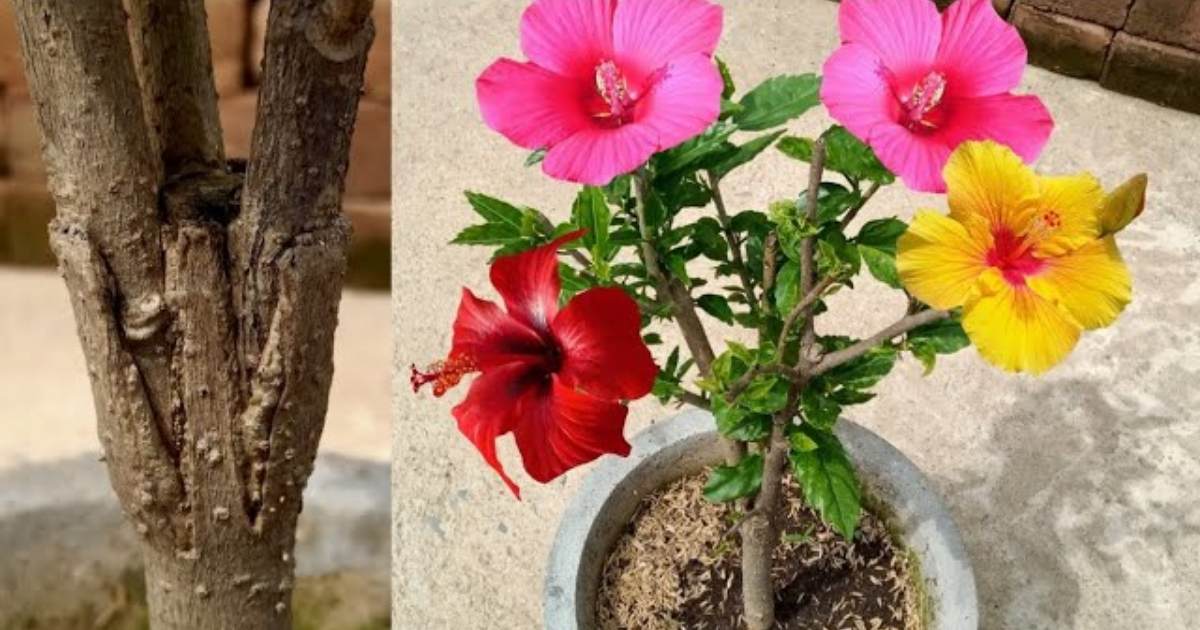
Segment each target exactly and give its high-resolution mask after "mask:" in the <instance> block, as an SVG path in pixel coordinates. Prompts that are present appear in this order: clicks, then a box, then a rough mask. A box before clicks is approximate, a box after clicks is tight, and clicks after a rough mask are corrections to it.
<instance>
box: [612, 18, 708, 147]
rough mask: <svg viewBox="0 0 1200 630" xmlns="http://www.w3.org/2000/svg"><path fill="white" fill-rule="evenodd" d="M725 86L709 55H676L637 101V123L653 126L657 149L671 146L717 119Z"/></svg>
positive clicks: (697, 133) (695, 134) (691, 136)
mask: <svg viewBox="0 0 1200 630" xmlns="http://www.w3.org/2000/svg"><path fill="white" fill-rule="evenodd" d="M622 6H624V5H622ZM724 87H725V83H724V81H722V80H721V73H720V71H718V70H717V66H716V64H714V63H713V60H712V58H711V57H709V56H707V55H705V54H703V53H693V54H690V55H687V56H684V57H682V58H679V59H676V60H675V61H672V62H671V63H670V64H668V65H667V66H666V69H665V70H664V74H663V76H662V77H661V78H660V79H659V81H658V83H656V84H655V85H654V87H653V88H652V89H651V91H650V93H649V94H647V95H646V96H645V97H643V98H642V100H641V101H640V102H639V103H638V107H637V122H636V124H639V125H643V126H645V127H647V128H649V129H651V130H653V132H654V134H655V135H656V136H657V141H656V144H657V146H656V147H655V149H656V150H657V151H665V150H667V149H670V148H672V147H674V146H676V145H678V144H681V143H682V142H683V141H685V140H688V139H690V138H693V137H695V136H697V135H699V134H700V133H702V132H703V131H704V130H705V129H707V128H708V126H709V125H711V124H713V123H714V122H716V121H717V116H719V115H720V113H721V90H722V89H724Z"/></svg>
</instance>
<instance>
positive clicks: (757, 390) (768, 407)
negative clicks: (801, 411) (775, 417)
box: [737, 376, 790, 415]
mask: <svg viewBox="0 0 1200 630" xmlns="http://www.w3.org/2000/svg"><path fill="white" fill-rule="evenodd" d="M789 387H790V384H789V383H788V381H786V380H784V379H782V378H780V377H778V376H760V377H758V378H756V379H754V382H752V383H750V386H749V387H747V388H746V391H744V392H742V395H741V396H738V399H737V403H738V405H739V406H742V407H745V408H746V409H748V410H750V411H751V412H753V413H759V414H765V415H769V414H773V413H775V412H777V411H779V410H780V409H783V408H784V407H785V406H787V398H788V388H789Z"/></svg>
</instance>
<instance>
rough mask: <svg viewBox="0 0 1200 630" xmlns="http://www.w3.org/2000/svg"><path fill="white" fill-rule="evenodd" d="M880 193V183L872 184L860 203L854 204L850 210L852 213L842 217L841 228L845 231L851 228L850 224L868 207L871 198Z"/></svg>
mask: <svg viewBox="0 0 1200 630" xmlns="http://www.w3.org/2000/svg"><path fill="white" fill-rule="evenodd" d="M878 191H879V182H871V185H870V186H868V187H867V191H866V192H864V193H863V196H862V199H859V200H858V203H856V204H854V207H853V208H851V209H850V212H847V213H846V216H844V217H842V221H841V228H842V229H843V230H845V229H846V228H847V227H849V226H850V222H851V221H853V220H854V218H855V217H857V216H858V213H859V211H861V210H862V209H863V207H865V206H866V205H867V202H868V201H870V200H871V197H874V196H875V193H876V192H878Z"/></svg>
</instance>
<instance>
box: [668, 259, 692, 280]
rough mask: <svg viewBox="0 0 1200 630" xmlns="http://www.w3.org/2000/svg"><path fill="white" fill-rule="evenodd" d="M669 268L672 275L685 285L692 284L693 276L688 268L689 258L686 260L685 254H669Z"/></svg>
mask: <svg viewBox="0 0 1200 630" xmlns="http://www.w3.org/2000/svg"><path fill="white" fill-rule="evenodd" d="M667 269H668V270H670V272H671V275H672V276H674V277H675V279H677V280H679V281H680V282H682V283H683V284H684V286H687V287H690V286H692V277H691V276H689V275H688V270H687V260H685V259H684V258H683V256H668V257H667Z"/></svg>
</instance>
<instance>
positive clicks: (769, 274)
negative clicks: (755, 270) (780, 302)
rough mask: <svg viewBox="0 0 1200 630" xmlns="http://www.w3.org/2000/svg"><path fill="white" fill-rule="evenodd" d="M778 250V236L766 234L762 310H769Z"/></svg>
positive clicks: (772, 233)
mask: <svg viewBox="0 0 1200 630" xmlns="http://www.w3.org/2000/svg"><path fill="white" fill-rule="evenodd" d="M778 250H779V236H778V235H776V234H775V233H774V232H771V233H770V234H768V235H767V241H766V242H765V243H763V283H762V312H764V313H766V312H768V311H769V310H770V302H771V291H773V290H774V289H775V255H776V253H777V252H778Z"/></svg>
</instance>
